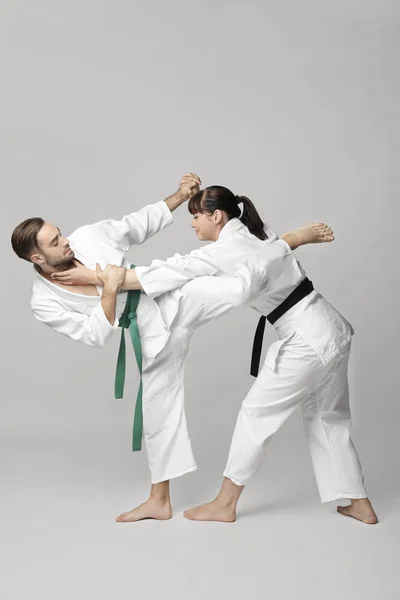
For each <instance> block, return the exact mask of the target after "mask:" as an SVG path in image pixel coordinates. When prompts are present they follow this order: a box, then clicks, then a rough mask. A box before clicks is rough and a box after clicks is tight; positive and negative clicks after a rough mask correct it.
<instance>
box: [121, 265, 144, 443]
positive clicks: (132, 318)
mask: <svg viewBox="0 0 400 600" xmlns="http://www.w3.org/2000/svg"><path fill="white" fill-rule="evenodd" d="M134 268H135V265H131V269H134ZM140 294H141V291H140V290H129V292H128V297H127V299H126V304H125V309H124V312H123V313H122V315H121V318H120V320H119V322H118V327H122V331H121V342H120V344H119V352H118V359H117V370H116V373H115V398H123V396H124V384H125V370H126V348H125V331H124V330H125V329H129V332H130V334H131V340H132V345H133V349H134V351H135V356H136V362H137V365H138V368H139V375H140V384H139V390H138V393H137V397H136V406H135V416H134V419H133V436H132V450H133V452H135V451H136V450H141V449H142V432H143V404H142V395H143V382H142V358H143V356H142V344H141V342H140V334H139V328H138V324H137V320H136V309H137V307H138V304H139V300H140Z"/></svg>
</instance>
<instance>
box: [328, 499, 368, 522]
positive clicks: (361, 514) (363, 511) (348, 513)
mask: <svg viewBox="0 0 400 600" xmlns="http://www.w3.org/2000/svg"><path fill="white" fill-rule="evenodd" d="M337 511H338V513H340V514H341V515H344V516H345V517H353V519H357V520H358V521H362V522H363V523H366V524H367V525H375V524H376V523H378V517H377V516H376V514H375V511H374V509H373V508H372V504H371V502H370V501H369V500H368V498H360V499H357V500H352V501H351V504H349V505H348V506H338V507H337Z"/></svg>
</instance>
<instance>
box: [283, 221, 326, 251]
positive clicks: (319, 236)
mask: <svg viewBox="0 0 400 600" xmlns="http://www.w3.org/2000/svg"><path fill="white" fill-rule="evenodd" d="M293 233H295V234H296V237H297V240H298V245H299V246H302V245H304V244H321V243H323V242H333V240H334V239H335V236H334V235H333V231H332V229H331V228H330V227H329V225H325V223H309V224H308V225H303V227H299V228H298V229H295V230H294V232H293Z"/></svg>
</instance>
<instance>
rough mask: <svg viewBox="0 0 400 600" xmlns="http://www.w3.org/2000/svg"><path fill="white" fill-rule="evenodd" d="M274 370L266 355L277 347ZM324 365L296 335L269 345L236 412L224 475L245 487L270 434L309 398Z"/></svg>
mask: <svg viewBox="0 0 400 600" xmlns="http://www.w3.org/2000/svg"><path fill="white" fill-rule="evenodd" d="M279 346H280V348H279V354H278V356H277V359H276V363H275V365H274V368H271V366H269V365H270V364H271V363H270V356H271V355H273V354H274V352H276V347H279ZM324 369H325V367H324V365H323V363H322V362H321V360H320V359H319V357H318V356H317V355H316V354H315V352H314V351H313V350H312V349H311V348H310V346H308V344H306V343H305V342H304V341H303V340H302V339H301V338H300V337H299V336H297V335H293V336H292V337H291V338H290V339H288V340H287V341H286V342H285V343H284V344H283V345H282V342H281V341H278V342H275V343H274V344H271V346H270V347H269V349H268V352H267V355H266V358H265V362H264V365H263V367H262V369H261V371H260V373H259V375H258V377H257V379H256V381H255V382H254V384H253V386H252V387H251V389H250V391H249V393H248V394H247V396H246V398H245V400H244V402H243V404H242V407H241V409H240V412H239V416H238V419H237V423H236V427H235V431H234V434H233V439H232V443H231V448H230V451H229V457H228V462H227V465H226V469H225V471H224V476H225V477H228V478H229V479H231V480H232V481H233V482H234V483H236V485H245V484H246V483H247V482H248V480H249V479H250V477H251V476H252V475H253V474H254V473H255V472H256V471H257V469H258V468H259V467H260V465H261V463H262V461H263V460H264V457H265V453H266V447H267V444H268V442H269V441H270V439H271V438H272V436H273V435H274V433H275V432H276V431H277V430H278V429H279V427H281V425H282V424H283V423H284V422H285V421H286V419H288V417H290V415H291V414H293V412H294V411H295V410H296V408H297V407H298V406H299V405H300V404H301V403H302V402H303V401H304V400H305V399H306V398H308V397H309V396H310V394H311V393H312V392H313V390H314V389H315V387H316V385H317V383H318V381H319V379H321V378H322V375H323V373H324Z"/></svg>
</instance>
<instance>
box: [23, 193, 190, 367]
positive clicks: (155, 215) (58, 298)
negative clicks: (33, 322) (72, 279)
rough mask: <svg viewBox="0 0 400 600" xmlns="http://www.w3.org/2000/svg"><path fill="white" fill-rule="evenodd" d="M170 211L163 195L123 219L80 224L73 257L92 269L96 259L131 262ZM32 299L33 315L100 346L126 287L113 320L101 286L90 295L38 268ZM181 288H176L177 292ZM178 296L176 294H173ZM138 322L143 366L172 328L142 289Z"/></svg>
mask: <svg viewBox="0 0 400 600" xmlns="http://www.w3.org/2000/svg"><path fill="white" fill-rule="evenodd" d="M172 221H173V218H172V214H171V211H170V210H169V208H168V206H167V205H166V203H165V202H164V201H163V200H162V201H160V202H157V203H155V204H150V205H148V206H145V207H144V208H142V209H141V210H139V211H137V212H134V213H132V214H129V215H127V216H124V217H123V218H122V219H121V220H119V221H117V220H113V219H108V220H104V221H100V222H98V223H94V224H92V225H84V226H83V227H79V228H78V229H76V230H75V231H74V232H73V233H72V234H71V235H70V236H69V238H68V239H69V242H70V246H71V248H72V250H73V251H74V253H75V257H76V258H77V259H78V260H79V261H80V262H82V263H83V264H84V265H85V266H86V267H88V268H89V269H95V268H96V263H99V264H100V267H101V268H102V269H104V268H105V266H106V265H107V264H108V263H110V264H115V265H118V266H123V267H126V268H130V265H131V261H129V260H128V259H127V257H126V253H127V252H128V250H129V249H130V248H131V246H133V245H135V244H142V243H143V242H145V241H146V240H147V239H148V238H149V237H151V236H153V235H155V234H156V233H157V232H159V231H161V230H162V229H164V228H165V227H166V226H167V225H169V224H170V223H172ZM35 276H36V278H35V281H34V283H33V288H32V296H31V299H30V305H31V308H32V312H33V314H34V316H35V317H36V318H37V319H38V320H39V321H41V322H43V323H45V324H46V325H47V326H49V327H50V328H51V329H54V331H57V332H58V333H61V334H63V335H66V336H68V337H70V338H72V339H73V340H76V341H78V342H82V343H84V344H86V345H88V346H94V347H101V346H103V345H104V344H105V343H106V342H107V340H108V338H109V337H110V335H111V332H112V331H113V330H114V331H115V329H117V328H118V322H119V318H120V316H121V314H122V312H123V309H124V306H125V302H126V298H127V293H126V292H122V293H119V294H118V296H117V303H116V318H115V322H114V323H113V324H111V323H110V322H109V321H108V319H107V317H106V316H105V314H104V310H103V307H102V305H101V294H102V290H103V288H102V287H101V286H98V288H97V289H98V291H99V294H100V296H86V295H84V294H77V293H75V292H72V291H69V290H68V289H65V288H61V287H60V286H58V285H55V284H53V283H51V282H50V281H48V280H47V279H45V278H44V277H42V276H41V275H40V273H39V272H38V271H37V270H36V269H35ZM176 294H178V292H176ZM171 296H172V297H174V294H172V295H171ZM137 322H138V327H139V332H140V337H141V340H142V349H143V364H144V367H145V366H147V365H149V364H151V362H152V360H153V359H154V357H155V356H156V355H157V354H158V353H159V352H160V351H161V350H162V349H163V348H164V346H165V344H166V342H167V340H168V337H169V328H168V327H167V326H166V323H165V322H164V320H163V317H162V313H161V310H160V308H159V307H158V304H157V302H155V301H154V300H153V299H151V298H150V297H147V296H146V295H145V294H141V298H140V302H139V306H138V309H137Z"/></svg>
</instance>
